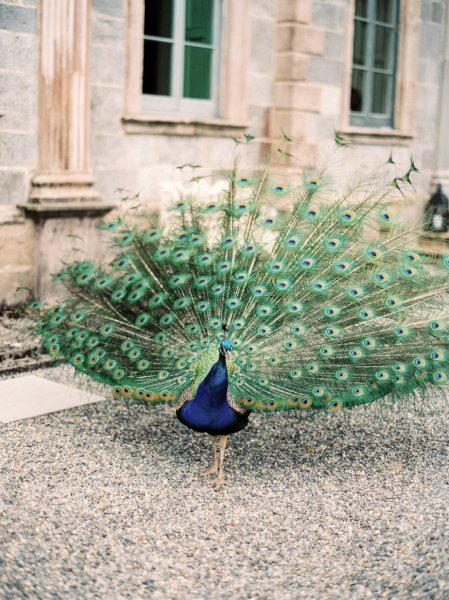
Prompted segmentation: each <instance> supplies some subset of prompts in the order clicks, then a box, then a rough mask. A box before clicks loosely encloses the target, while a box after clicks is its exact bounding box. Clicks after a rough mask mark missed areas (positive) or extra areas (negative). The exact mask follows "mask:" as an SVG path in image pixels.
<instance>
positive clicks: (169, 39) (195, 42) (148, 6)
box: [142, 0, 220, 116]
mask: <svg viewBox="0 0 449 600" xmlns="http://www.w3.org/2000/svg"><path fill="white" fill-rule="evenodd" d="M219 27H220V0H146V2H145V19H144V35H143V76H142V93H143V94H144V102H145V103H146V108H147V109H149V110H153V111H157V112H175V111H176V112H183V113H186V114H191V113H201V114H202V115H204V116H215V111H216V105H217V87H218V86H217V84H218V77H217V76H218V58H219V57H218V42H219Z"/></svg>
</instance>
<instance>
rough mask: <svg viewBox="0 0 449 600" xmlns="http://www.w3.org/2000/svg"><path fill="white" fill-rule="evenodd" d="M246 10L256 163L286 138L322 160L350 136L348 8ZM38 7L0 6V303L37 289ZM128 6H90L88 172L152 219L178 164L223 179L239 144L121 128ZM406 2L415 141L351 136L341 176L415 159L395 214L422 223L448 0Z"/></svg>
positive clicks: (246, 67) (290, 3)
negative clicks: (410, 188) (30, 211)
mask: <svg viewBox="0 0 449 600" xmlns="http://www.w3.org/2000/svg"><path fill="white" fill-rule="evenodd" d="M245 2H246V0H242V4H241V6H243V4H244V3H245ZM248 2H249V9H248V21H247V22H245V23H246V24H245V28H243V30H242V31H241V32H240V33H239V35H245V36H247V38H248V39H247V41H248V54H249V56H248V60H242V61H241V63H240V64H238V61H237V64H236V63H233V64H232V68H236V69H238V68H240V70H241V71H242V70H243V71H244V72H243V73H242V72H237V71H236V77H237V78H240V79H239V80H240V81H242V80H243V81H245V82H246V85H247V91H246V92H245V93H247V115H246V117H245V122H246V124H247V126H248V131H249V132H250V133H251V134H252V135H254V136H256V137H257V138H258V139H259V140H260V142H259V143H258V144H253V145H252V147H251V152H252V161H253V162H260V161H262V160H264V159H265V156H266V154H265V152H266V150H267V147H268V146H269V145H270V143H272V142H273V141H274V143H277V142H279V141H280V139H281V137H282V133H281V132H282V131H285V133H287V134H288V135H289V136H291V137H292V138H294V140H295V142H296V145H295V150H294V153H295V155H296V156H298V157H299V158H300V163H301V164H302V165H303V166H304V165H309V164H313V163H314V162H316V160H317V159H319V158H320V157H322V156H327V155H328V154H329V150H330V148H331V147H332V144H333V137H334V130H338V131H340V130H344V129H345V124H344V121H345V119H344V118H343V117H344V114H345V112H347V107H346V106H345V102H347V100H345V98H347V90H345V88H346V87H347V86H348V60H347V56H348V43H349V45H350V40H349V42H348V30H349V29H350V20H351V14H350V5H351V3H350V2H348V0H248ZM38 6H39V4H38V1H37V0H0V48H1V50H0V52H1V60H0V90H1V94H0V302H1V301H2V300H3V299H7V300H8V302H13V301H14V299H15V297H14V290H15V288H16V287H19V286H26V287H33V286H34V287H35V282H34V277H35V274H36V272H37V270H36V268H35V265H34V254H35V251H34V246H33V239H35V232H34V229H33V227H35V226H34V225H33V224H32V223H30V222H29V221H27V220H26V219H25V218H24V216H23V215H22V214H21V213H20V211H19V210H18V209H16V208H15V207H16V206H17V205H18V204H21V203H24V202H26V201H27V199H28V197H29V188H30V180H31V179H32V176H33V174H34V173H35V170H36V167H37V105H38V99H37V76H36V75H37V69H38V46H39V40H38V33H37V30H38V25H37V23H38ZM127 6H128V0H91V33H90V159H89V164H90V171H91V172H92V174H93V176H94V179H95V184H94V186H95V189H96V190H97V191H98V192H99V194H100V196H101V197H102V199H103V200H104V201H106V202H110V201H113V200H116V201H119V197H120V194H121V192H120V190H124V191H123V195H129V194H135V193H138V194H139V195H140V200H141V202H143V203H144V204H145V205H147V206H148V207H149V211H150V212H155V213H156V212H158V211H161V210H163V208H164V205H166V202H167V197H168V194H167V190H169V189H170V188H172V187H173V185H172V184H173V182H174V181H176V180H177V178H179V177H181V174H180V172H179V171H177V170H176V168H175V167H176V166H177V165H180V164H184V163H191V162H194V163H196V164H202V165H205V166H206V167H208V168H209V169H212V170H214V171H216V172H217V173H220V172H221V171H222V170H225V169H227V168H229V167H230V165H231V163H232V159H233V153H234V148H235V144H234V142H233V140H232V139H231V137H230V134H229V133H228V134H227V135H224V134H223V135H221V134H220V133H219V132H218V131H217V130H215V132H213V133H210V132H209V133H206V132H202V133H201V134H199V135H181V134H180V133H179V132H177V131H176V130H175V129H173V130H172V131H171V134H170V135H166V134H164V133H162V134H161V133H160V132H158V131H157V130H156V129H154V130H153V131H151V130H149V131H145V132H142V131H140V132H139V133H136V132H135V131H134V132H130V130H127V129H126V127H125V125H124V122H123V120H122V118H123V116H124V115H125V114H126V112H127V106H126V98H127V75H128V72H129V64H128V60H129V58H128V52H127V36H128V27H129V12H128V9H127ZM236 6H237V4H236ZM238 6H240V5H238ZM402 6H403V7H406V8H407V10H411V9H410V7H411V6H413V7H414V11H415V13H416V14H415V17H416V20H417V21H416V22H417V25H416V24H415V25H416V27H417V31H418V34H417V36H415V38H413V40H412V42H410V44H411V45H410V47H409V49H410V48H411V49H412V50H416V53H417V59H416V61H415V62H414V64H413V65H410V66H413V69H409V70H408V71H407V69H406V71H407V72H406V73H405V75H404V77H403V79H404V81H402V83H401V86H408V88H409V92H410V91H411V96H413V102H409V103H408V105H407V107H406V108H407V111H408V112H409V113H410V115H409V116H410V118H409V121H410V122H411V123H412V126H411V128H410V131H408V133H410V134H411V135H409V136H407V135H405V136H402V137H401V136H398V137H397V138H395V137H394V136H390V137H388V136H386V137H384V138H382V137H378V138H375V137H370V136H365V137H364V139H362V138H360V137H359V138H356V139H353V140H351V141H352V144H353V145H354V146H355V148H356V151H355V152H353V153H352V154H353V155H354V156H355V158H354V160H353V159H351V158H348V159H347V160H346V159H345V161H343V164H344V167H343V168H344V169H346V170H352V169H361V168H362V169H363V168H364V167H372V166H373V165H375V164H380V163H382V162H383V161H384V160H385V159H386V157H388V155H389V153H390V151H393V155H394V157H395V160H396V161H397V162H399V163H400V164H401V165H404V169H405V168H406V167H407V164H408V162H409V160H410V157H411V156H412V155H413V157H414V159H415V162H416V164H417V165H418V167H419V168H420V174H419V175H417V176H415V179H414V181H415V187H416V190H417V193H416V194H414V195H412V196H411V197H410V200H407V201H405V200H404V205H403V206H402V207H401V209H402V210H404V212H407V214H409V215H413V216H415V217H419V216H420V215H421V214H422V209H423V204H424V202H425V201H426V200H427V197H428V194H429V190H430V181H431V177H432V173H433V171H434V169H435V152H436V146H437V139H438V135H439V130H440V122H439V119H440V111H441V102H442V101H444V99H443V100H442V99H441V94H440V91H441V79H442V60H443V56H444V54H445V31H444V29H445V26H446V25H445V24H446V17H447V16H446V11H447V10H448V7H447V2H445V1H443V0H407V3H405V1H403V2H402ZM412 12H413V11H412ZM415 25H414V26H415ZM415 72H416V76H415V75H413V73H415ZM230 75H231V76H232V72H231V74H230ZM401 90H402V88H401ZM401 93H402V91H401ZM411 96H410V97H411ZM233 101H235V98H234V100H233ZM181 129H182V128H181ZM184 133H185V131H184ZM343 133H345V132H344V131H343ZM406 133H407V132H406ZM448 133H449V132H448ZM297 164H298V163H295V165H296V166H295V168H297ZM446 192H447V193H449V189H448V190H446ZM80 222H81V221H80ZM50 237H51V236H50ZM50 237H49V238H48V239H50ZM51 250H52V249H51V248H48V249H44V251H48V252H51Z"/></svg>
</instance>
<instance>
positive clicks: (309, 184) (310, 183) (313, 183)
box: [305, 177, 321, 192]
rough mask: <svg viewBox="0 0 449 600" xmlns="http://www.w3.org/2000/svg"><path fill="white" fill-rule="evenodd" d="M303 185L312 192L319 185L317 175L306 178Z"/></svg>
mask: <svg viewBox="0 0 449 600" xmlns="http://www.w3.org/2000/svg"><path fill="white" fill-rule="evenodd" d="M305 186H306V188H307V189H308V190H309V191H311V192H314V191H316V190H317V189H318V188H319V187H320V186H321V181H320V180H319V179H318V178H317V177H313V178H311V179H306V180H305Z"/></svg>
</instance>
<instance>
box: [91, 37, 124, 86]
mask: <svg viewBox="0 0 449 600" xmlns="http://www.w3.org/2000/svg"><path fill="white" fill-rule="evenodd" d="M90 65H91V83H92V84H93V85H108V86H111V87H119V88H122V87H123V85H124V83H125V47H124V44H120V45H117V47H114V48H112V47H110V46H108V47H104V46H93V47H92V48H91V52H90Z"/></svg>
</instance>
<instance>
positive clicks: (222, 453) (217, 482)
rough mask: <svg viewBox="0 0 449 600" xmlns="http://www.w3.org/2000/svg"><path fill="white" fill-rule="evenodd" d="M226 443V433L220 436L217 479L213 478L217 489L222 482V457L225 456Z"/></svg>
mask: <svg viewBox="0 0 449 600" xmlns="http://www.w3.org/2000/svg"><path fill="white" fill-rule="evenodd" d="M227 443H228V436H227V435H222V436H220V460H219V463H218V471H217V479H216V480H215V487H216V488H217V490H219V489H220V488H221V486H222V485H223V483H224V476H223V472H224V469H223V464H224V457H225V450H226V444H227Z"/></svg>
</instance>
